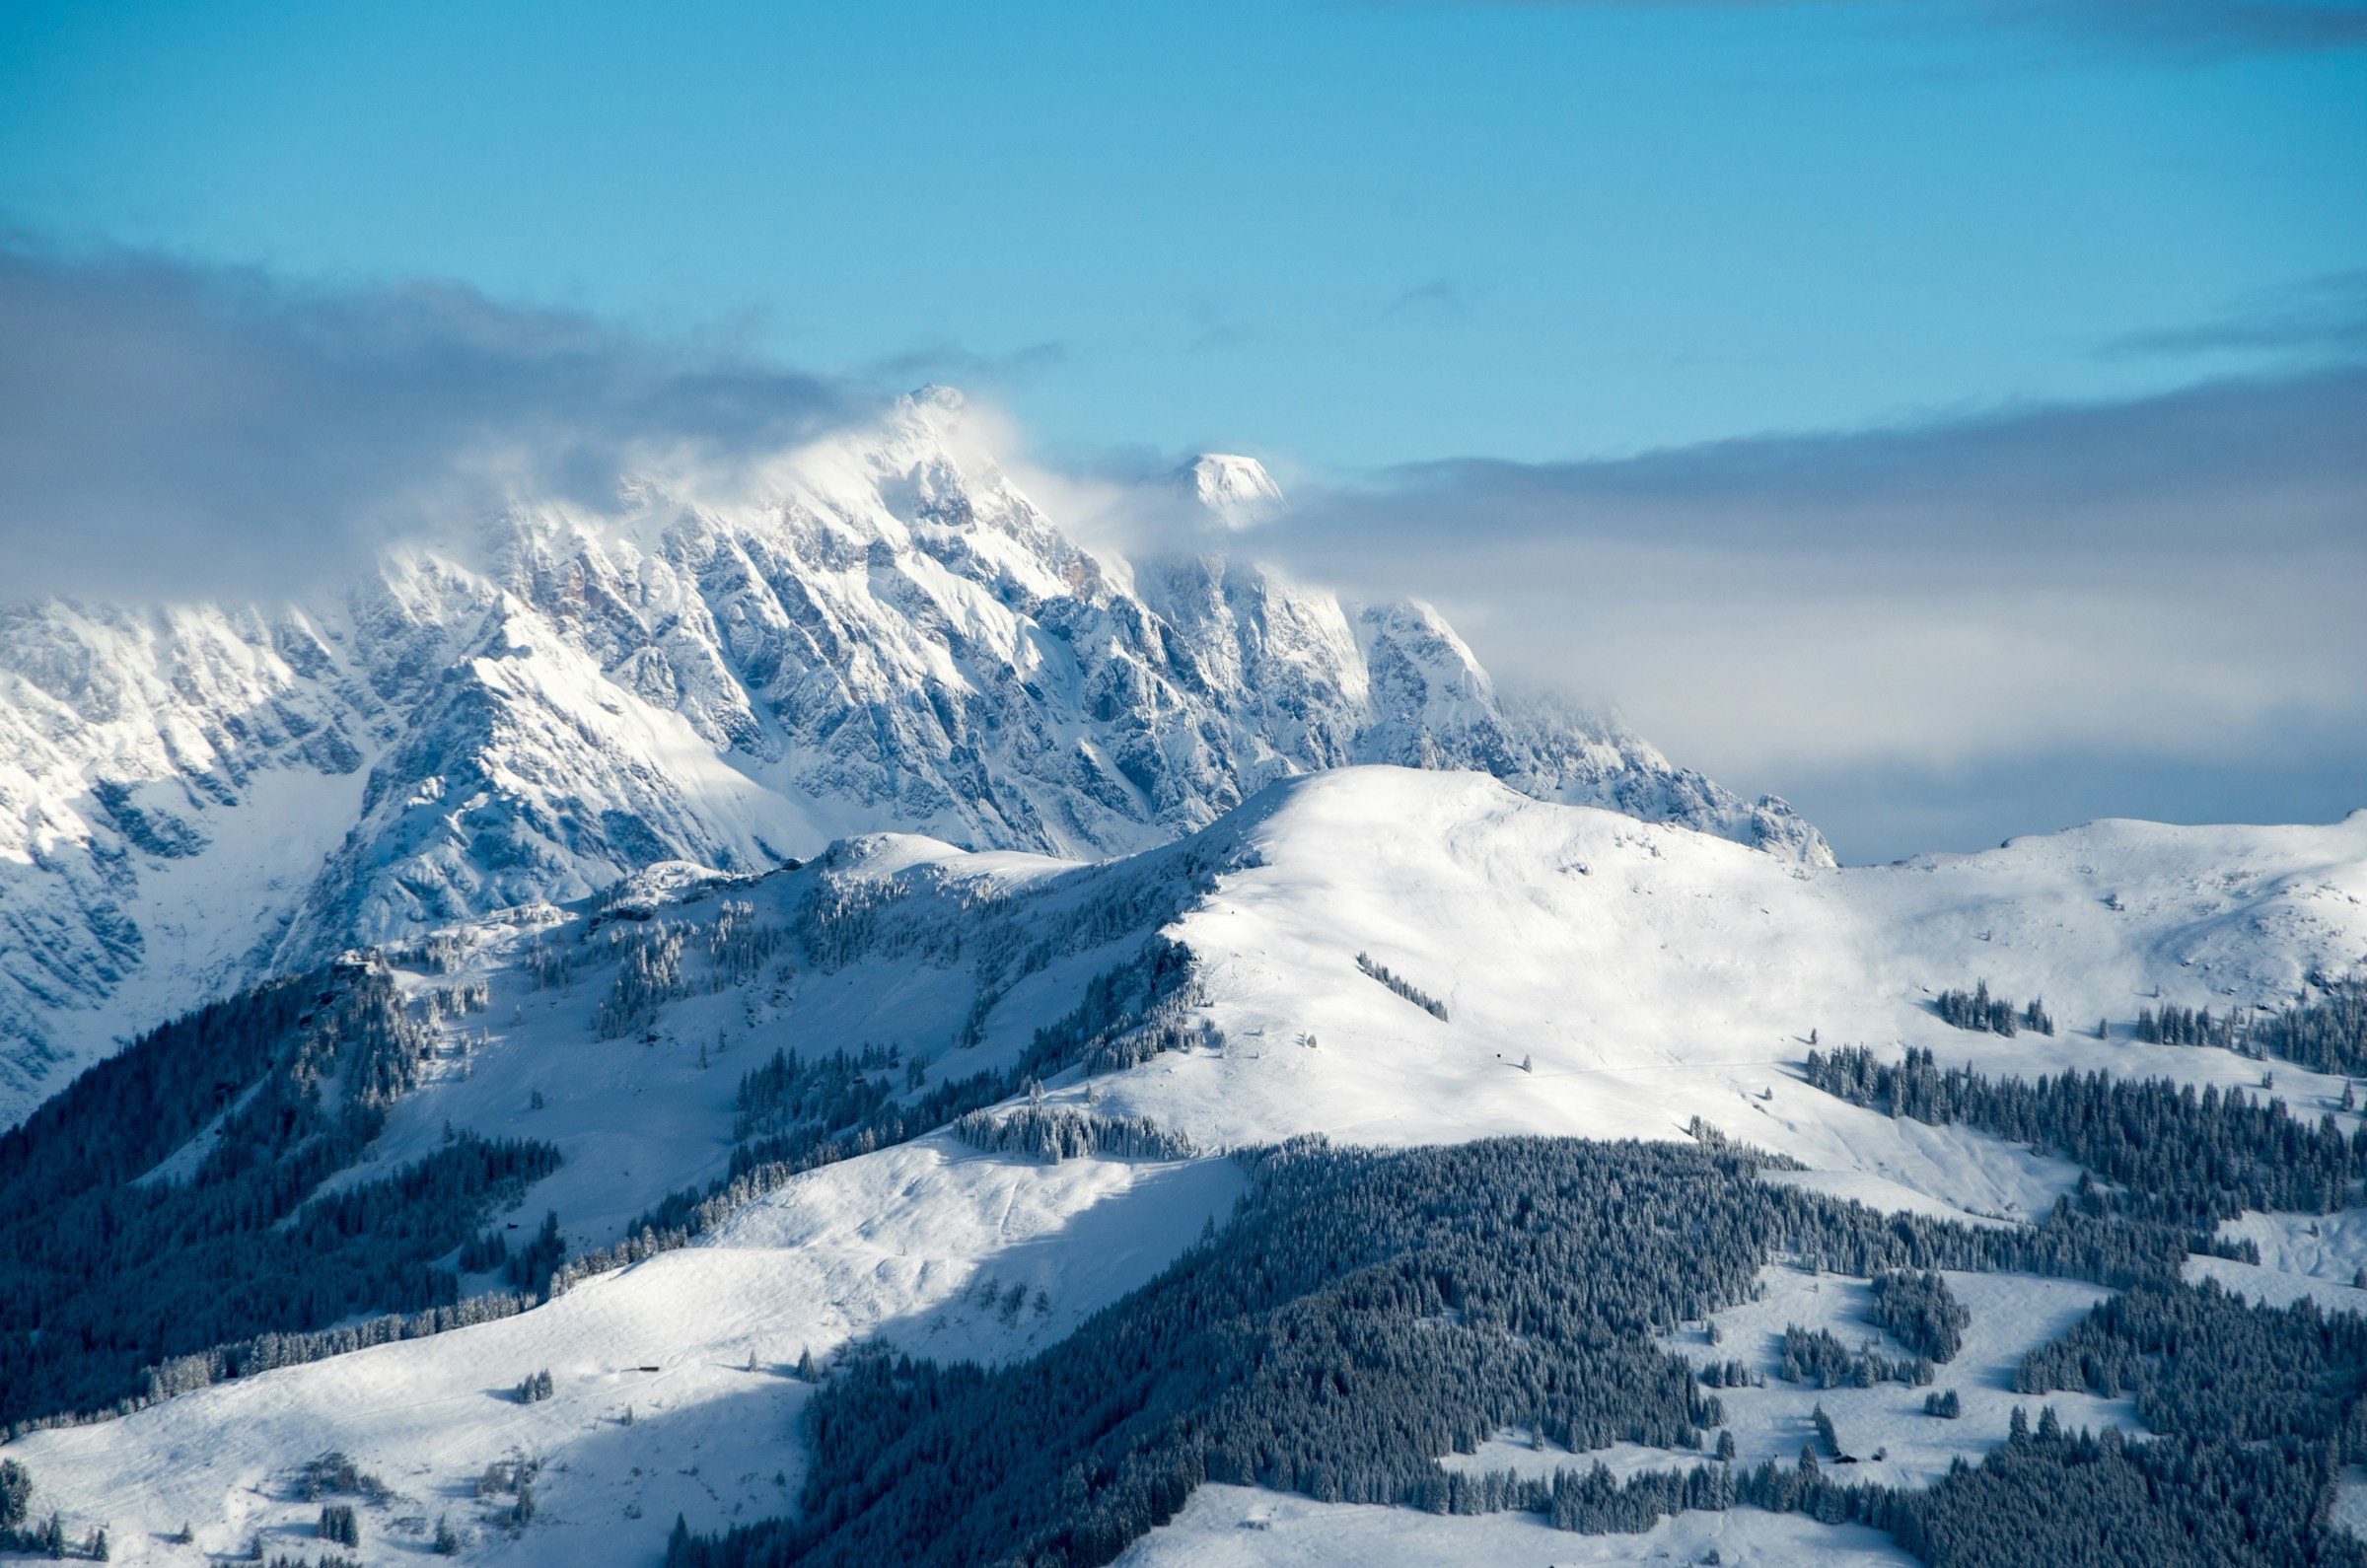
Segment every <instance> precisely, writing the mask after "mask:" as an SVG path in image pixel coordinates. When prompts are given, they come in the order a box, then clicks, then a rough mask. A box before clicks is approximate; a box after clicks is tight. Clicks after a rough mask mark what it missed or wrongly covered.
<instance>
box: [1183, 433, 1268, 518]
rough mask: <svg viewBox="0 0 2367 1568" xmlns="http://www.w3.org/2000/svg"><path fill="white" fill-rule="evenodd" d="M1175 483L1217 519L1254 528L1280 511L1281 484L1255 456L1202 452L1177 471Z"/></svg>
mask: <svg viewBox="0 0 2367 1568" xmlns="http://www.w3.org/2000/svg"><path fill="white" fill-rule="evenodd" d="M1176 483H1177V485H1178V486H1179V487H1180V488H1181V489H1182V490H1183V493H1184V494H1186V495H1188V496H1190V497H1191V499H1192V500H1193V501H1195V502H1197V503H1198V504H1199V505H1200V506H1201V507H1202V508H1204V509H1205V510H1206V511H1207V512H1208V514H1209V515H1210V516H1211V517H1213V518H1214V519H1215V520H1216V521H1217V522H1219V523H1221V524H1223V525H1224V526H1225V527H1226V528H1230V529H1245V528H1253V527H1255V525H1257V524H1259V523H1262V522H1264V521H1265V520H1266V519H1267V518H1270V517H1272V516H1273V515H1274V514H1275V513H1277V512H1279V511H1281V510H1282V507H1283V495H1282V487H1281V486H1280V485H1278V484H1276V483H1274V478H1273V475H1272V474H1269V473H1267V472H1266V471H1265V464H1264V463H1259V462H1258V461H1257V460H1256V459H1255V458H1245V457H1242V456H1240V455H1239V454H1237V453H1230V452H1203V453H1201V454H1200V455H1199V456H1198V457H1196V458H1194V459H1192V460H1191V462H1189V463H1185V464H1184V465H1183V467H1182V468H1181V469H1179V470H1177V473H1176Z"/></svg>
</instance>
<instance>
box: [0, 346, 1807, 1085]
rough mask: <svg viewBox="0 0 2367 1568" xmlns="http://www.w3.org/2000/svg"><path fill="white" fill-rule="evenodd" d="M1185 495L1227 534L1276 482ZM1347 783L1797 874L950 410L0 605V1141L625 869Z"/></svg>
mask: <svg viewBox="0 0 2367 1568" xmlns="http://www.w3.org/2000/svg"><path fill="white" fill-rule="evenodd" d="M1245 463H1248V464H1249V466H1248V467H1244V466H1243V464H1245ZM1253 469H1255V464H1254V463H1249V460H1246V459H1241V460H1234V459H1213V458H1212V459H1209V460H1206V461H1205V463H1203V464H1202V465H1201V467H1200V468H1198V469H1195V470H1194V471H1195V472H1198V473H1199V474H1200V480H1199V481H1196V482H1198V484H1199V488H1198V490H1196V491H1195V492H1194V493H1195V494H1199V495H1201V496H1202V499H1203V500H1204V502H1205V504H1206V505H1208V506H1209V507H1211V508H1214V509H1217V510H1218V511H1220V512H1225V513H1226V515H1231V512H1232V511H1238V509H1239V507H1240V506H1243V505H1247V504H1249V503H1250V502H1251V501H1257V500H1259V498H1260V497H1263V496H1264V495H1265V492H1267V491H1270V490H1271V489H1272V485H1271V481H1270V480H1268V479H1266V478H1265V475H1264V473H1263V470H1262V469H1255V472H1254V473H1253V471H1252V470H1253ZM1261 504H1262V503H1261ZM1227 509H1231V511H1228V510H1227ZM1359 762H1393V763H1403V764H1408V765H1416V766H1422V767H1434V768H1477V769H1480V770H1483V771H1486V772H1489V773H1491V774H1494V775H1495V776H1497V777H1500V778H1503V779H1505V780H1506V781H1508V782H1509V783H1511V784H1512V785H1513V786H1514V787H1515V788H1517V789H1520V790H1522V791H1525V792H1527V793H1529V794H1532V795H1535V796H1537V797H1539V798H1541V799H1553V800H1562V801H1572V802H1580V803H1585V804H1592V805H1603V806H1610V807H1613V808H1614V809H1616V810H1619V811H1623V812H1628V813H1631V814H1633V815H1636V816H1639V817H1643V818H1648V819H1650V820H1666V821H1678V822H1684V823H1686V824H1688V825H1691V826H1695V827H1701V828H1705V829H1707V830H1709V831H1712V832H1717V833H1722V834H1725V835H1727V836H1730V837H1733V838H1735V839H1737V840H1738V841H1740V842H1744V843H1748V844H1753V845H1757V846H1759V847H1762V848H1765V849H1767V850H1770V851H1772V852H1773V853H1774V854H1776V855H1777V856H1779V857H1782V858H1785V859H1789V860H1793V861H1797V862H1800V863H1802V864H1808V865H1822V864H1827V863H1829V861H1830V859H1831V856H1830V853H1829V850H1828V849H1827V848H1826V845H1825V843H1824V840H1823V839H1822V838H1821V837H1820V836H1819V835H1818V833H1817V832H1816V830H1815V829H1814V828H1813V827H1811V826H1809V825H1808V824H1807V823H1806V822H1804V821H1802V820H1800V819H1799V818H1798V817H1797V816H1796V815H1794V814H1793V813H1792V812H1791V811H1790V810H1789V808H1787V807H1785V806H1784V805H1783V803H1782V802H1780V801H1776V800H1772V799H1766V800H1761V801H1759V802H1757V803H1756V804H1752V803H1748V802H1745V801H1742V800H1739V799H1737V798H1736V797H1734V796H1733V795H1731V794H1729V793H1727V792H1726V791H1724V790H1721V789H1719V788H1718V787H1717V786H1715V785H1714V784H1711V783H1710V782H1709V781H1707V780H1705V779H1703V778H1702V777H1701V776H1700V775H1699V774H1697V773H1694V772H1690V771H1686V770H1682V769H1679V768H1676V767H1673V766H1672V765H1671V764H1670V763H1669V762H1668V761H1667V760H1666V759H1665V758H1663V757H1662V756H1661V755H1660V753H1658V752H1657V751H1655V750H1654V749H1653V748H1651V747H1650V746H1648V745H1647V744H1645V743H1644V742H1643V741H1641V740H1639V739H1637V738H1636V737H1635V736H1633V735H1631V734H1629V733H1627V732H1626V731H1624V730H1623V729H1620V728H1619V727H1618V726H1617V725H1615V724H1614V723H1613V722H1611V721H1608V720H1594V719H1583V718H1572V717H1568V716H1554V715H1543V714H1533V713H1527V712H1524V711H1517V710H1515V709H1513V708H1510V707H1508V706H1507V705H1506V704H1505V703H1503V702H1502V701H1500V700H1499V699H1498V697H1497V695H1496V694H1495V691H1494V689H1493V687H1492V685H1491V684H1490V682H1489V680H1488V677H1487V676H1486V674H1485V673H1484V672H1483V671H1481V670H1480V669H1479V667H1478V666H1477V664H1476V663H1475V662H1474V660H1473V659H1472V657H1471V654H1470V650H1469V649H1468V648H1467V647H1466V646H1465V645H1464V644H1463V643H1462V641H1461V640H1460V639H1459V638H1457V637H1456V635H1455V633H1454V632H1453V631H1452V630H1451V629H1450V628H1448V627H1447V626H1446V625H1445V623H1444V622H1442V621H1441V620H1440V619H1439V617H1438V616H1437V615H1436V614H1435V613H1434V612H1432V611H1431V610H1430V609H1428V608H1427V607H1426V606H1420V605H1414V604H1399V605H1381V606H1353V605H1347V604H1343V603H1341V602H1340V601H1338V600H1337V599H1335V598H1333V597H1332V596H1330V595H1327V594H1324V593H1319V592H1313V591H1309V590H1305V589H1302V588H1299V587H1297V586H1294V585H1292V584H1290V583H1288V582H1285V581H1283V580H1281V579H1279V578H1277V577H1275V576H1273V575H1271V574H1270V573H1267V572H1264V571H1262V570H1260V569H1258V568H1256V567H1255V566H1253V565H1250V564H1247V563H1245V562H1242V561H1237V560H1227V559H1223V558H1218V557H1190V558H1183V559H1146V560H1144V561H1142V562H1139V563H1128V562H1126V561H1123V560H1120V559H1117V558H1115V557H1112V556H1107V555H1096V554H1093V553H1090V552H1088V551H1087V550H1085V549H1084V548H1082V547H1080V546H1079V545H1078V544H1076V543H1075V542H1074V541H1072V540H1071V539H1070V538H1068V537H1067V536H1066V535H1063V534H1061V533H1060V532H1059V530H1058V529H1057V528H1056V527H1055V525H1054V523H1053V521H1052V520H1051V519H1049V518H1047V517H1046V516H1045V515H1044V514H1043V513H1042V512H1041V511H1040V510H1039V509H1038V508H1037V507H1036V505H1035V504H1034V503H1032V502H1031V501H1030V500H1029V499H1028V498H1027V497H1026V496H1025V495H1024V494H1022V493H1021V492H1020V491H1019V490H1018V489H1017V488H1016V487H1015V486H1014V485H1013V484H1012V483H1011V482H1010V481H1009V480H1008V479H1007V478H1006V477H1004V475H1003V474H1002V473H1001V472H1000V470H998V469H997V468H996V466H995V465H994V463H993V462H992V460H991V459H990V458H988V457H987V456H985V455H984V454H983V453H981V452H980V451H979V450H978V448H977V443H976V438H975V432H974V431H972V430H971V429H970V428H969V426H968V423H967V422H966V419H965V416H964V414H963V412H962V409H961V406H960V399H959V398H958V396H956V395H955V394H952V393H950V392H928V393H923V394H916V395H915V396H914V397H912V398H908V399H905V400H903V401H902V402H900V403H899V404H898V405H897V408H896V409H895V410H893V412H892V413H891V414H889V415H888V416H887V417H886V418H885V419H883V420H882V421H881V422H880V423H879V424H877V425H876V426H874V427H871V428H866V429H861V430H857V431H854V432H852V433H848V434H842V435H839V436H835V437H832V438H830V439H828V440H825V441H824V442H821V443H819V444H818V445H816V446H814V447H812V448H809V449H807V450H804V451H801V452H797V453H794V454H791V455H788V456H786V457H784V458H783V459H782V460H781V461H780V462H779V463H777V464H776V465H775V466H774V467H773V468H772V469H770V470H769V471H768V472H767V473H765V474H764V475H763V476H762V478H761V480H760V481H759V482H757V483H756V484H755V485H754V486H753V488H752V489H749V490H746V491H742V490H735V491H733V492H732V493H731V494H729V495H725V496H720V497H718V496H715V495H711V494H708V493H706V492H705V491H703V490H702V489H700V488H699V487H698V486H697V485H696V484H694V483H691V482H689V481H679V482H674V483H671V484H670V483H665V482H659V481H655V480H652V481H648V482H639V483H635V484H633V485H630V486H628V487H626V488H625V489H624V490H623V491H622V492H621V493H620V494H619V496H618V498H617V500H616V502H615V504H614V505H613V507H612V508H610V509H609V510H607V511H605V512H601V513H598V514H590V513H587V512H585V511H584V510H583V509H582V508H580V507H574V506H563V505H558V504H540V505H538V504H534V503H531V502H523V503H521V504H519V505H518V506H517V507H516V508H515V509H514V510H513V511H512V512H511V513H510V514H509V515H508V516H506V517H503V518H501V519H499V520H497V521H493V522H488V523H486V524H485V525H484V526H482V527H481V528H474V529H471V530H466V531H463V532H461V533H459V534H457V535H455V536H454V537H453V538H452V539H449V540H446V541H444V542H442V543H440V544H438V545H437V546H435V547H432V548H431V547H429V546H428V545H426V544H424V543H421V544H407V545H401V546H398V547H394V548H391V549H390V550H389V551H388V552H387V554H386V555H385V556H384V558H383V559H382V560H381V561H380V562H379V564H378V566H377V568H376V570H375V571H374V572H373V573H372V574H370V575H369V576H367V577H366V578H365V579H364V580H363V581H360V582H358V583H355V584H354V585H352V586H351V588H350V589H349V590H348V591H346V592H344V593H343V594H341V595H337V596H331V597H328V598H325V599H323V600H322V601H321V602H319V603H308V604H304V605H287V606H272V607H260V606H173V607H166V608H156V609H135V608H124V607H109V606H85V605H71V604H63V603H54V602H52V603H47V604H41V605H33V606H16V607H13V608H8V609H6V610H5V611H0V1124H5V1123H7V1122H13V1121H14V1120H15V1119H17V1118H18V1117H21V1116H22V1115H23V1114H24V1112H25V1111H26V1110H27V1109H28V1108H30V1106H31V1105H34V1104H36V1103H37V1102H38V1101H39V1100H40V1099H41V1098H43V1097H44V1096H46V1095H48V1094H50V1093H53V1092H54V1091H55V1090H56V1089H57V1088H58V1087H60V1086H61V1085H62V1084H63V1083H64V1082H65V1081H66V1080H67V1079H68V1078H70V1077H71V1076H72V1074H73V1072H74V1070H75V1069H77V1068H78V1067H80V1066H81V1065H83V1064H85V1063H87V1062H89V1061H91V1060H93V1059H95V1058H97V1057H99V1056H101V1055H104V1054H105V1053H106V1052H108V1050H111V1049H112V1048H114V1046H115V1045H116V1044H117V1043H119V1042H120V1041H121V1040H123V1039H126V1038H128V1037H130V1035H132V1034H134V1033H137V1032H138V1031H139V1030H141V1029H143V1028H146V1027H148V1026H149V1025H151V1024H154V1023H156V1022H158V1021H160V1020H162V1019H163V1018H166V1017H169V1016H172V1015H173V1014H175V1013H178V1012H179V1011H181V1010H183V1009H186V1008H188V1007H191V1006H194V1005H196V1004H197V1003H198V1002H200V1001H203V1000H205V999H207V998H209V997H211V996H213V995H216V994H219V993H220V992H222V991H223V990H224V989H225V988H227V987H229V986H232V985H234V984H237V983H242V982H244V981H246V980H250V979H253V978H258V977H260V976H262V975H264V974H268V973H273V972H284V971H286V970H290V969H294V968H299V967H302V966H304V965H306V964H308V963H312V962H318V961H320V960H321V959H322V958H323V957H325V956H327V955H329V954H332V953H334V952H336V951H337V950H338V949H340V948H342V947H345V946H347V945H348V944H351V943H354V942H370V943H377V942H387V941H393V940H398V939H401V938H404V937H407V936H410V935H415V934H416V933H418V932H420V931H423V930H426V929H430V928H433V927H435V926H439V925H444V924H448V923H451V922H454V921H459V920H465V919H467V918H469V917H471V916H475V915H481V914H484V913H486V912H488V911H491V910H493V909H498V908H503V907H510V906H514V905H518V904H522V903H526V902H530V901H532V900H535V899H538V898H542V899H555V900H559V901H568V900H572V899H577V898H581V897H583V896H585V895H587V894H588V893H590V892H591V891H593V890H594V889H596V888H599V887H602V886H605V885H607V884H609V883H610V882H612V881H614V880H615V879H616V878H618V877H620V876H623V875H625V874H626V873H628V872H632V871H635V870H638V869H640V868H641V867H644V866H647V865H650V864H652V863H654V862H657V861H661V860H668V859H681V860H690V861H695V862H698V863H701V864H704V865H709V866H713V867H717V868H721V869H724V870H729V871H734V872H754V871H762V870H766V869H769V868H770V867H772V866H774V865H777V864H779V863H780V862H781V861H782V860H783V859H784V858H785V857H796V856H805V855H811V854H813V853H814V852H815V851H817V850H819V849H820V848H821V847H822V846H823V845H824V844H825V843H826V842H828V841H829V840H831V839H833V838H836V837H838V836H841V835H844V834H847V833H853V832H859V831H873V830H881V829H899V830H906V831H918V832H925V833H930V834H934V835H936V836H938V837H941V838H944V839H946V840H948V841H951V842H954V843H958V844H961V845H964V846H966V847H969V848H975V849H998V848H1000V849H1024V850H1032V851H1038V852H1044V853H1052V854H1062V855H1077V856H1100V855H1109V854H1125V853H1130V852H1133V851H1137V850H1141V849H1145V848H1149V847H1151V846H1154V845H1157V844H1160V843H1164V842H1167V841H1169V840H1172V839H1174V838H1177V837H1179V836H1181V835H1183V834H1186V833H1189V832H1192V831H1195V830H1197V829H1199V828H1201V827H1204V826H1206V825H1207V824H1208V823H1210V822H1211V821H1213V820H1216V819H1217V818H1218V817H1219V816H1220V815H1222V814H1223V813H1224V812H1226V811H1229V810H1231V809H1232V808H1233V807H1235V806H1236V805H1238V804H1239V803H1240V802H1242V801H1243V800H1245V799H1247V798H1248V797H1249V796H1251V795H1253V794H1255V792H1256V791H1257V790H1258V789H1260V788H1262V787H1263V786H1264V785H1266V784H1267V783H1269V782H1272V781H1273V780H1275V779H1279V778H1285V777H1290V776H1294V775H1298V774H1303V773H1307V772H1311V771H1315V770H1320V769H1324V768H1329V767H1335V766H1340V765H1343V764H1348V763H1359Z"/></svg>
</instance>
